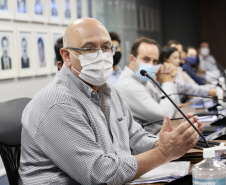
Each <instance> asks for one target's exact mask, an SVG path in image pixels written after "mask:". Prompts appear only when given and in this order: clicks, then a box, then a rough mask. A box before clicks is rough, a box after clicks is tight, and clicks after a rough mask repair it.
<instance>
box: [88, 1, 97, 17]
mask: <svg viewBox="0 0 226 185" xmlns="http://www.w3.org/2000/svg"><path fill="white" fill-rule="evenodd" d="M86 7H87V16H88V17H90V18H95V17H96V15H95V1H94V0H87V5H86Z"/></svg>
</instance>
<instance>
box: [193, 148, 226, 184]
mask: <svg viewBox="0 0 226 185" xmlns="http://www.w3.org/2000/svg"><path fill="white" fill-rule="evenodd" d="M203 158H204V160H202V161H201V162H200V163H198V164H196V165H195V166H194V167H193V168H192V181H193V185H226V167H225V165H224V164H223V163H221V162H219V161H217V160H215V150H214V149H213V148H204V149H203Z"/></svg>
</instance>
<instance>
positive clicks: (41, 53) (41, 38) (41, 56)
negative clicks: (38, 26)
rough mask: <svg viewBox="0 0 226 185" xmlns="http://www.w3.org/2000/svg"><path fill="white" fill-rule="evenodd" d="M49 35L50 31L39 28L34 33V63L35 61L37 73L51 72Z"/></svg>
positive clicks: (46, 73)
mask: <svg viewBox="0 0 226 185" xmlns="http://www.w3.org/2000/svg"><path fill="white" fill-rule="evenodd" d="M49 42H50V40H49V37H48V31H41V30H37V31H36V32H35V34H34V39H33V44H34V45H35V47H34V56H35V59H34V63H35V65H34V66H35V75H36V76H40V75H48V74H49V72H50V66H49V61H50V59H49V53H48V48H49V47H50V46H49Z"/></svg>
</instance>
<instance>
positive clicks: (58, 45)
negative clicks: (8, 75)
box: [54, 37, 64, 71]
mask: <svg viewBox="0 0 226 185" xmlns="http://www.w3.org/2000/svg"><path fill="white" fill-rule="evenodd" d="M62 47H63V37H60V38H58V39H57V41H56V43H55V45H54V50H55V55H56V60H57V67H58V71H59V70H61V68H62V66H63V64H64V61H63V59H62V57H61V55H60V49H61V48H62Z"/></svg>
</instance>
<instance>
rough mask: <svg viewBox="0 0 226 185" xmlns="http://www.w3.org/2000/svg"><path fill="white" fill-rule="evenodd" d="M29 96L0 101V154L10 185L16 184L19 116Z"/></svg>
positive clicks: (18, 162) (18, 152) (19, 136)
mask: <svg viewBox="0 0 226 185" xmlns="http://www.w3.org/2000/svg"><path fill="white" fill-rule="evenodd" d="M30 100H31V98H19V99H14V100H9V101H6V102H1V103H0V155H1V157H2V161H3V164H4V166H5V169H6V173H7V176H8V180H9V183H10V185H17V184H18V177H19V174H18V168H19V165H20V145H21V129H22V123H21V116H22V112H23V110H24V108H25V106H26V105H27V104H28V102H29V101H30Z"/></svg>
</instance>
